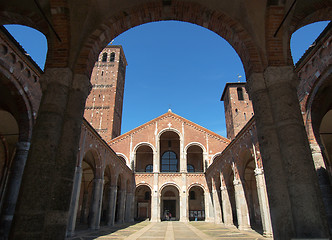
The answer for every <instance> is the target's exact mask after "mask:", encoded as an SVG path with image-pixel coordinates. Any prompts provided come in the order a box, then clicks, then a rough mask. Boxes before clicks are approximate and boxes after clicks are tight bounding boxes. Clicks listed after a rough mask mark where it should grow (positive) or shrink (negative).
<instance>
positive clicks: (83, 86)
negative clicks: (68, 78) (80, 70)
mask: <svg viewBox="0 0 332 240" xmlns="http://www.w3.org/2000/svg"><path fill="white" fill-rule="evenodd" d="M73 89H74V90H77V91H80V92H83V93H84V94H85V95H86V97H87V96H88V95H89V94H90V92H91V89H92V85H91V82H90V79H89V78H88V77H87V76H86V75H85V74H75V75H74V80H73Z"/></svg>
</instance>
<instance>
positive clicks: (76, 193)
mask: <svg viewBox="0 0 332 240" xmlns="http://www.w3.org/2000/svg"><path fill="white" fill-rule="evenodd" d="M81 181H82V167H81V166H77V167H76V171H75V178H74V186H73V193H72V197H71V202H70V208H69V220H68V226H67V236H69V237H71V236H73V235H74V232H75V226H76V217H77V209H78V202H79V199H80V191H81Z"/></svg>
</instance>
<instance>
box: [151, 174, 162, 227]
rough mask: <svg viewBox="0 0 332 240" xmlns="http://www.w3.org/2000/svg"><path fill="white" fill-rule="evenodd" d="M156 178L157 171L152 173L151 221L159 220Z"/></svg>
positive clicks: (157, 176)
mask: <svg viewBox="0 0 332 240" xmlns="http://www.w3.org/2000/svg"><path fill="white" fill-rule="evenodd" d="M158 178H159V175H158V173H153V189H152V193H151V222H160V199H159V190H158Z"/></svg>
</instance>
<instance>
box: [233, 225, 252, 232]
mask: <svg viewBox="0 0 332 240" xmlns="http://www.w3.org/2000/svg"><path fill="white" fill-rule="evenodd" d="M237 229H239V230H240V231H249V230H252V229H251V227H250V226H239V227H238V228H237Z"/></svg>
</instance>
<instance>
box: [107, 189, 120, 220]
mask: <svg viewBox="0 0 332 240" xmlns="http://www.w3.org/2000/svg"><path fill="white" fill-rule="evenodd" d="M117 189H118V188H117V186H111V187H110V197H109V201H108V204H109V205H108V208H107V209H108V212H107V215H108V217H107V226H113V225H114V220H115V209H116V196H117Z"/></svg>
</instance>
